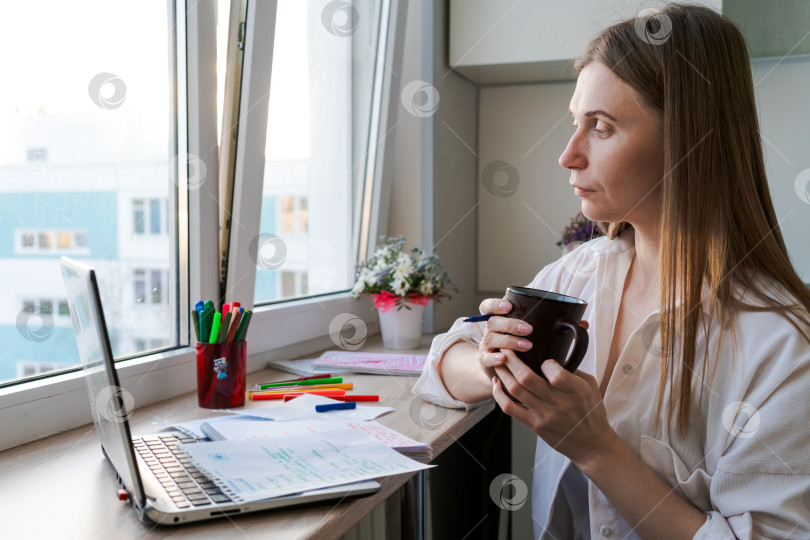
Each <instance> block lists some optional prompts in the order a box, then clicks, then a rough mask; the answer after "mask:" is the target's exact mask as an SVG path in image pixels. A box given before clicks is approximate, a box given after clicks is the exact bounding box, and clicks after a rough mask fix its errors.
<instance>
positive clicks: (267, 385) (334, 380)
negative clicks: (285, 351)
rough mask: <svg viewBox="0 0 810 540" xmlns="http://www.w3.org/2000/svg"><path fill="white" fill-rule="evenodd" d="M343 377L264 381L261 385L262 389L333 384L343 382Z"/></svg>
mask: <svg viewBox="0 0 810 540" xmlns="http://www.w3.org/2000/svg"><path fill="white" fill-rule="evenodd" d="M342 382H343V378H342V377H328V378H322V379H307V380H305V381H289V382H284V381H281V382H274V383H264V384H260V385H259V389H260V390H264V389H265V388H272V387H274V386H291V385H292V386H306V385H310V384H332V383H342Z"/></svg>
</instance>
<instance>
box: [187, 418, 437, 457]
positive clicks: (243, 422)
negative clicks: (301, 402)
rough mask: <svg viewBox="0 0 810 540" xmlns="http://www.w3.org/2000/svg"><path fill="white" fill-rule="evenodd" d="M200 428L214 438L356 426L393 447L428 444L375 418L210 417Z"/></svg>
mask: <svg viewBox="0 0 810 540" xmlns="http://www.w3.org/2000/svg"><path fill="white" fill-rule="evenodd" d="M205 426H208V427H207V428H206V427H205ZM201 429H202V431H203V433H206V434H207V435H208V436H209V438H210V439H211V440H214V441H223V440H227V441H232V440H236V439H266V438H268V437H290V436H293V435H302V434H308V433H326V432H330V431H341V430H346V429H354V430H358V431H360V432H361V433H364V434H366V436H369V437H373V438H375V439H376V440H378V441H380V442H381V443H384V444H385V445H387V446H390V447H391V448H393V449H394V450H408V449H410V450H425V449H427V448H429V446H428V445H427V444H424V443H420V442H419V441H415V440H414V439H411V438H410V437H406V436H405V435H403V434H402V433H400V432H398V431H396V430H393V429H391V428H389V427H386V426H383V425H382V424H379V423H377V422H374V421H373V420H360V421H346V420H289V421H285V422H268V421H267V420H261V419H257V418H245V417H229V418H228V419H227V420H225V421H218V420H211V421H209V422H206V423H205V424H204V426H203V427H202V428H201Z"/></svg>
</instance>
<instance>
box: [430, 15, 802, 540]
mask: <svg viewBox="0 0 810 540" xmlns="http://www.w3.org/2000/svg"><path fill="white" fill-rule="evenodd" d="M666 31H669V32H670V33H669V34H668V35H664V37H663V38H662V37H661V36H662V34H666ZM651 35H652V36H655V37H656V39H651V37H650V36H651ZM576 69H577V73H578V80H577V85H576V90H575V92H574V95H573V97H572V99H571V105H570V107H571V114H572V116H573V119H574V132H573V135H572V137H571V140H570V142H569V143H568V147H567V148H566V149H565V151H564V152H563V154H562V156H561V157H560V164H561V165H562V166H563V167H565V168H567V169H570V171H571V180H570V184H571V185H572V186H573V187H574V192H575V194H576V195H577V196H578V197H580V199H581V202H582V212H583V213H584V214H585V216H587V217H588V218H590V219H592V220H595V221H599V222H601V223H602V226H603V228H605V229H606V231H607V236H606V237H603V238H599V239H597V240H593V241H591V242H588V243H586V244H585V245H583V246H581V247H579V248H578V249H577V250H575V251H574V252H573V253H571V254H569V255H567V256H566V257H564V258H563V259H561V260H560V261H558V262H556V263H554V264H551V265H549V266H548V267H546V268H544V269H543V270H542V271H541V272H540V273H539V274H538V275H537V277H535V279H534V281H532V283H531V284H530V286H531V287H536V288H539V289H546V290H553V291H556V292H559V293H563V294H567V295H571V296H576V297H579V298H583V299H585V300H586V301H587V302H588V304H589V306H588V310H587V311H586V314H585V317H584V318H585V319H587V320H588V321H589V323H590V329H589V334H590V337H591V345H590V347H589V350H588V353H587V355H586V357H585V359H584V361H583V363H582V364H581V366H580V369H579V371H577V372H576V373H569V372H567V371H565V370H563V369H562V368H561V367H560V366H559V364H557V363H556V362H554V361H553V360H547V361H546V362H544V363H543V365H542V371H543V374H544V375H545V377H546V378H547V380H544V379H543V378H541V377H539V376H538V375H537V374H535V373H533V372H532V371H531V370H529V369H528V368H527V367H526V366H525V365H524V364H523V363H522V362H521V361H520V360H518V359H517V357H516V355H515V351H524V350H527V349H528V348H529V347H530V346H531V344H530V343H529V342H528V341H527V340H525V339H522V337H523V336H527V335H529V334H530V333H531V331H532V329H531V327H529V325H527V324H526V323H525V322H523V321H519V320H515V319H510V318H506V317H498V316H495V317H492V318H490V319H489V321H488V322H486V323H463V322H462V321H461V320H459V321H457V322H456V323H455V324H454V325H453V327H452V328H451V329H450V330H449V331H448V333H446V334H442V335H440V336H438V337H437V338H436V339H435V340H434V342H433V345H432V347H431V351H430V354H429V356H428V363H427V366H426V368H425V371H424V372H423V374H422V376H421V378H420V379H419V381H418V382H417V384H416V386H415V387H414V392H415V393H418V394H421V395H423V396H425V397H426V399H429V400H430V401H432V402H434V403H437V404H439V405H444V406H448V407H465V408H471V407H475V406H477V405H480V404H483V403H486V402H487V401H488V400H489V399H490V398H493V397H494V399H495V401H496V402H497V403H498V405H499V406H500V407H501V409H503V411H504V412H506V413H507V414H509V415H510V416H512V417H514V418H516V419H517V420H519V421H521V422H522V423H524V424H525V425H527V426H528V427H529V428H531V429H532V430H533V431H534V432H535V433H537V435H538V441H537V450H536V459H535V465H534V479H533V490H532V493H533V500H532V512H533V518H534V522H535V533H536V534H535V537H536V538H537V537H540V536H543V537H544V538H580V537H582V538H600V537H610V536H615V537H616V538H625V537H634V536H638V537H642V538H656V539H658V538H692V537H696V538H734V537H738V538H752V537H755V538H760V537H763V538H777V537H778V538H783V537H790V538H793V537H795V538H800V537H802V538H807V537H808V535H810V521H809V520H808V515H810V507H809V506H810V459H808V458H807V457H806V452H807V451H808V448H810V428H809V427H808V422H807V421H806V417H807V406H806V404H807V398H806V397H805V396H806V395H807V392H808V391H810V317H809V316H808V312H810V292H809V291H808V289H807V287H806V286H805V285H804V284H803V283H802V282H801V280H800V279H799V277H798V276H797V275H796V273H795V271H794V269H793V267H792V265H791V263H790V260H789V258H788V255H787V252H786V249H785V245H784V241H783V240H782V236H781V233H780V232H779V228H778V222H777V219H776V215H775V213H774V209H773V205H772V203H771V199H770V195H769V192H768V186H767V180H766V177H765V172H764V165H763V157H762V148H761V143H760V135H759V128H758V122H757V114H756V108H755V103H754V92H753V85H752V80H751V71H750V66H749V59H748V56H747V52H746V46H745V43H744V40H743V38H742V36H741V34H740V32H739V31H738V30H737V28H736V27H734V25H733V24H732V23H731V22H729V21H728V20H727V19H725V18H723V17H721V16H720V15H718V14H716V13H715V12H713V11H711V10H710V9H707V8H703V7H695V6H681V5H672V6H669V7H667V8H666V9H664V10H662V11H660V12H656V13H655V14H652V15H648V18H645V19H643V20H640V21H639V20H629V21H625V22H622V23H619V24H617V25H615V26H613V27H611V28H609V29H607V30H605V31H604V32H602V33H601V34H600V35H599V36H598V37H597V38H596V39H594V41H593V42H591V43H590V44H589V46H588V47H587V49H586V52H585V55H584V57H583V58H582V59H581V60H579V61H578V63H577V65H576ZM510 309H511V306H510V305H509V303H508V302H505V301H503V300H499V299H489V300H485V301H484V302H483V303H482V304H481V312H482V313H493V314H505V313H508V312H509V310H510ZM507 391H508V393H509V394H511V395H512V396H515V397H516V398H517V399H518V400H519V401H520V403H518V402H516V401H513V400H511V399H510V398H509V396H508V394H507Z"/></svg>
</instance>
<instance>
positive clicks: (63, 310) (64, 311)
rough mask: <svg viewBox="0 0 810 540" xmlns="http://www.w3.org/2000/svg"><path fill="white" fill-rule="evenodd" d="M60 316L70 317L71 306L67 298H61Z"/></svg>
mask: <svg viewBox="0 0 810 540" xmlns="http://www.w3.org/2000/svg"><path fill="white" fill-rule="evenodd" d="M59 316H60V317H70V307H69V306H68V303H67V300H59Z"/></svg>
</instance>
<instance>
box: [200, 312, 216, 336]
mask: <svg viewBox="0 0 810 540" xmlns="http://www.w3.org/2000/svg"><path fill="white" fill-rule="evenodd" d="M213 320H214V308H209V307H207V306H206V307H204V308H203V310H202V313H200V338H201V340H202V341H205V340H206V339H208V338H209V337H210V336H211V323H212V322H213Z"/></svg>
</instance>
